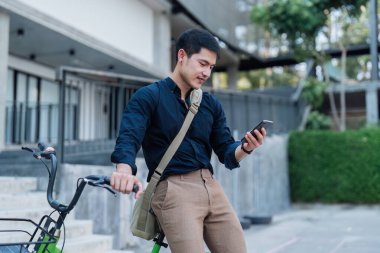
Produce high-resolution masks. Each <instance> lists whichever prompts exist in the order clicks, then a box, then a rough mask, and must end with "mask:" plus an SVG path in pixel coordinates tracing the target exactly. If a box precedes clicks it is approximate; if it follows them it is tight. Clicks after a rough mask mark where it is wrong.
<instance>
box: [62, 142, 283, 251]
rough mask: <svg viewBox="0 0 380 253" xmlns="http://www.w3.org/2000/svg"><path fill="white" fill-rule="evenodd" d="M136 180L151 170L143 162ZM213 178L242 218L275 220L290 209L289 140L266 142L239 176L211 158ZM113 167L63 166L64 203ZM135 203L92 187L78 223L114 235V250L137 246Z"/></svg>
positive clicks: (77, 214)
mask: <svg viewBox="0 0 380 253" xmlns="http://www.w3.org/2000/svg"><path fill="white" fill-rule="evenodd" d="M136 163H137V167H138V168H139V170H138V177H139V178H140V179H142V181H143V182H144V183H145V184H146V182H145V179H146V177H147V172H148V170H147V168H146V165H145V162H144V160H143V159H141V158H139V159H137V161H136ZM212 164H213V167H214V168H215V177H216V178H217V180H218V181H219V182H220V183H221V184H222V186H223V187H224V189H225V192H226V194H227V196H228V197H229V199H230V201H231V203H232V204H233V206H234V208H235V209H236V211H237V212H238V214H239V215H240V216H245V215H249V216H272V215H274V214H276V213H278V212H281V211H283V210H285V209H287V208H288V207H289V206H290V200H289V180H288V161H287V136H279V135H274V136H271V137H268V138H267V139H266V141H265V145H263V146H262V147H260V149H258V150H256V151H254V152H253V153H252V155H250V156H249V157H247V158H246V159H245V160H243V161H242V162H241V164H240V165H241V166H240V168H238V169H235V170H232V171H231V170H228V169H226V168H225V167H224V166H223V165H222V164H220V163H219V161H218V160H217V157H216V156H213V157H212ZM113 170H114V168H113V167H112V166H93V165H72V164H64V166H63V171H62V183H61V196H60V198H61V199H64V200H66V201H68V200H70V199H71V196H72V195H73V193H74V190H75V188H76V183H77V179H78V178H79V177H84V176H87V175H90V174H100V175H110V174H111V173H112V171H113ZM133 203H134V199H133V197H132V196H127V195H123V194H118V195H117V197H114V196H113V195H112V194H110V193H109V192H108V191H105V190H102V189H98V188H92V187H88V188H87V189H86V190H85V191H84V193H83V196H82V198H81V199H80V201H79V203H78V205H77V207H76V209H75V217H76V218H80V219H92V220H93V221H94V232H95V233H100V234H112V235H114V248H123V247H125V245H129V246H133V245H137V244H139V243H140V240H139V239H138V238H136V237H133V236H132V235H131V233H130V232H129V225H130V215H131V212H132V207H133Z"/></svg>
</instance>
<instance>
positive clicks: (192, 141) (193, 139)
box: [111, 77, 240, 181]
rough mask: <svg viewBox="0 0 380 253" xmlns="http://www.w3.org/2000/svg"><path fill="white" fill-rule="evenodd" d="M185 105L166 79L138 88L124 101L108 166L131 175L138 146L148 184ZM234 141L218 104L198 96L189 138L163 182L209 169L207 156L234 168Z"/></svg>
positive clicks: (179, 123)
mask: <svg viewBox="0 0 380 253" xmlns="http://www.w3.org/2000/svg"><path fill="white" fill-rule="evenodd" d="M188 105H190V98H189V96H187V97H186V104H185V103H184V101H183V100H181V92H180V89H179V88H178V87H177V85H176V84H175V83H174V81H173V80H172V79H171V78H169V77H168V78H166V79H163V80H161V81H158V82H155V83H153V84H150V85H148V86H145V87H142V88H140V89H139V90H138V91H137V92H136V93H135V94H134V95H133V97H132V99H131V100H130V101H129V103H128V105H127V107H126V109H125V111H124V113H123V118H122V121H121V125H120V132H119V136H118V138H117V140H116V146H115V150H114V152H113V153H112V155H111V161H112V162H113V163H126V164H129V165H130V166H131V167H132V172H133V174H134V175H135V174H136V171H137V168H136V165H135V159H136V154H137V152H138V150H139V149H140V145H141V144H142V149H143V153H144V157H145V161H146V164H147V166H148V168H149V174H148V181H149V180H150V177H151V175H152V174H153V172H154V170H155V169H156V167H157V165H158V164H159V162H160V160H161V158H162V157H163V155H164V153H165V151H166V150H167V148H168V147H169V145H170V143H171V142H172V141H173V139H174V138H175V136H176V135H177V133H178V132H179V130H180V129H181V126H182V124H183V122H184V119H185V117H186V114H187V112H188V109H187V106H188ZM238 145H240V141H235V140H234V139H233V137H232V136H231V132H230V130H229V128H228V127H227V126H226V118H225V115H224V111H223V109H222V106H221V104H220V103H219V101H218V100H216V98H215V97H214V96H212V95H211V94H210V93H208V92H204V93H203V98H202V103H201V105H200V107H199V110H198V113H197V114H196V115H195V117H194V119H193V121H192V123H191V125H190V128H189V130H188V132H187V133H186V136H185V138H184V140H183V141H182V143H181V145H180V146H179V148H178V150H177V152H176V153H175V154H174V156H173V158H172V160H171V161H170V162H169V164H168V166H167V168H166V169H165V171H164V174H163V177H162V178H165V177H167V176H169V175H172V174H183V173H188V172H191V171H195V170H197V169H200V168H208V169H210V171H211V172H213V169H212V166H211V164H210V159H211V153H212V150H214V152H215V153H216V154H217V156H218V158H219V161H220V162H222V163H224V164H225V166H226V167H227V168H229V169H233V168H236V167H239V163H238V162H237V161H236V157H235V149H236V148H237V146H238Z"/></svg>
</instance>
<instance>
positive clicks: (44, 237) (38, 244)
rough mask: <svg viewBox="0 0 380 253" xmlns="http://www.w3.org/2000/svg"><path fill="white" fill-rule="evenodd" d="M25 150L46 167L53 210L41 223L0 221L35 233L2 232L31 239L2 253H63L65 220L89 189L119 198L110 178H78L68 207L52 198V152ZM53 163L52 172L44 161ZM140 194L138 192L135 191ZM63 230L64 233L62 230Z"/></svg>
mask: <svg viewBox="0 0 380 253" xmlns="http://www.w3.org/2000/svg"><path fill="white" fill-rule="evenodd" d="M22 149H23V150H26V151H29V152H32V153H33V156H34V158H36V159H38V160H40V161H41V162H42V163H43V164H44V165H45V167H46V169H47V171H48V174H49V182H48V187H47V200H48V203H49V205H50V206H51V207H52V208H53V209H54V211H52V212H51V213H50V214H49V215H44V216H43V217H42V218H41V219H40V221H39V222H38V223H36V222H34V221H33V220H31V219H22V218H0V222H22V224H23V225H24V224H25V226H28V225H30V226H32V229H31V230H32V231H33V232H29V231H27V230H26V229H7V230H0V233H22V234H23V235H26V236H27V237H29V240H27V241H21V242H11V243H9V242H8V243H1V242H0V253H62V252H63V249H64V246H65V239H66V238H65V231H66V230H65V223H64V221H65V219H66V217H67V215H68V214H69V213H70V211H71V210H73V209H74V207H75V205H76V204H77V202H78V200H79V198H80V196H81V194H82V192H83V190H84V188H85V186H86V185H90V186H93V187H100V188H104V189H106V190H108V191H109V192H111V193H112V194H114V195H116V192H115V191H113V190H112V189H111V187H110V186H109V185H110V179H109V177H107V176H99V175H89V176H87V177H84V178H79V179H78V182H77V189H76V191H75V194H74V196H73V198H72V199H71V201H70V204H68V205H66V204H63V203H61V202H59V201H58V200H56V199H54V198H53V189H54V182H55V177H56V174H57V158H56V154H55V150H54V149H53V148H50V147H49V148H46V147H45V146H44V145H43V144H41V143H39V144H38V149H39V151H38V150H34V149H32V148H28V147H22ZM43 158H44V159H47V160H50V161H51V163H50V168H49V166H48V165H47V164H46V163H45V162H44V161H43ZM134 190H135V191H137V189H134ZM54 213H58V218H57V219H54V218H53V217H52V215H53V214H54ZM62 228H63V229H62ZM61 231H63V242H62V246H61V247H60V248H59V246H58V245H57V244H58V242H59V241H60V239H61Z"/></svg>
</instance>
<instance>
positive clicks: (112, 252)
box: [106, 250, 135, 253]
mask: <svg viewBox="0 0 380 253" xmlns="http://www.w3.org/2000/svg"><path fill="white" fill-rule="evenodd" d="M106 253H135V251H133V250H110V251H107V252H106Z"/></svg>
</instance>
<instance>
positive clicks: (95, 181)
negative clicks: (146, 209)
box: [21, 143, 139, 214]
mask: <svg viewBox="0 0 380 253" xmlns="http://www.w3.org/2000/svg"><path fill="white" fill-rule="evenodd" d="M38 148H39V150H40V151H36V150H33V149H31V148H28V147H22V148H21V149H23V150H27V151H29V152H32V153H33V156H34V157H35V158H36V159H38V160H41V158H42V157H43V158H45V159H48V160H50V161H51V162H50V164H51V166H50V167H51V168H50V170H49V168H48V166H47V165H46V164H45V165H46V167H47V168H48V171H49V183H48V188H47V200H48V202H49V205H50V206H51V207H52V208H53V209H55V210H57V211H59V212H61V213H66V214H67V213H69V212H70V211H71V210H72V209H73V208H74V207H75V205H76V204H77V202H78V200H79V198H80V196H81V194H82V192H83V190H84V187H85V186H86V184H89V185H91V186H94V187H101V188H105V189H106V190H108V191H110V192H111V193H113V194H115V195H116V193H115V191H113V190H112V189H111V188H110V187H108V186H110V178H109V177H107V176H97V175H90V176H87V177H85V178H84V179H83V180H82V181H81V182H80V184H79V185H78V187H77V189H76V191H75V194H74V196H73V198H72V200H71V201H70V204H69V205H65V204H62V203H60V202H59V201H58V200H56V199H54V198H53V188H54V182H55V177H56V174H57V157H56V153H55V150H54V148H52V147H46V146H45V145H44V144H43V143H38ZM41 161H42V160H41ZM138 189H139V188H138V186H137V185H134V186H133V192H135V193H136V192H137V191H138Z"/></svg>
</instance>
